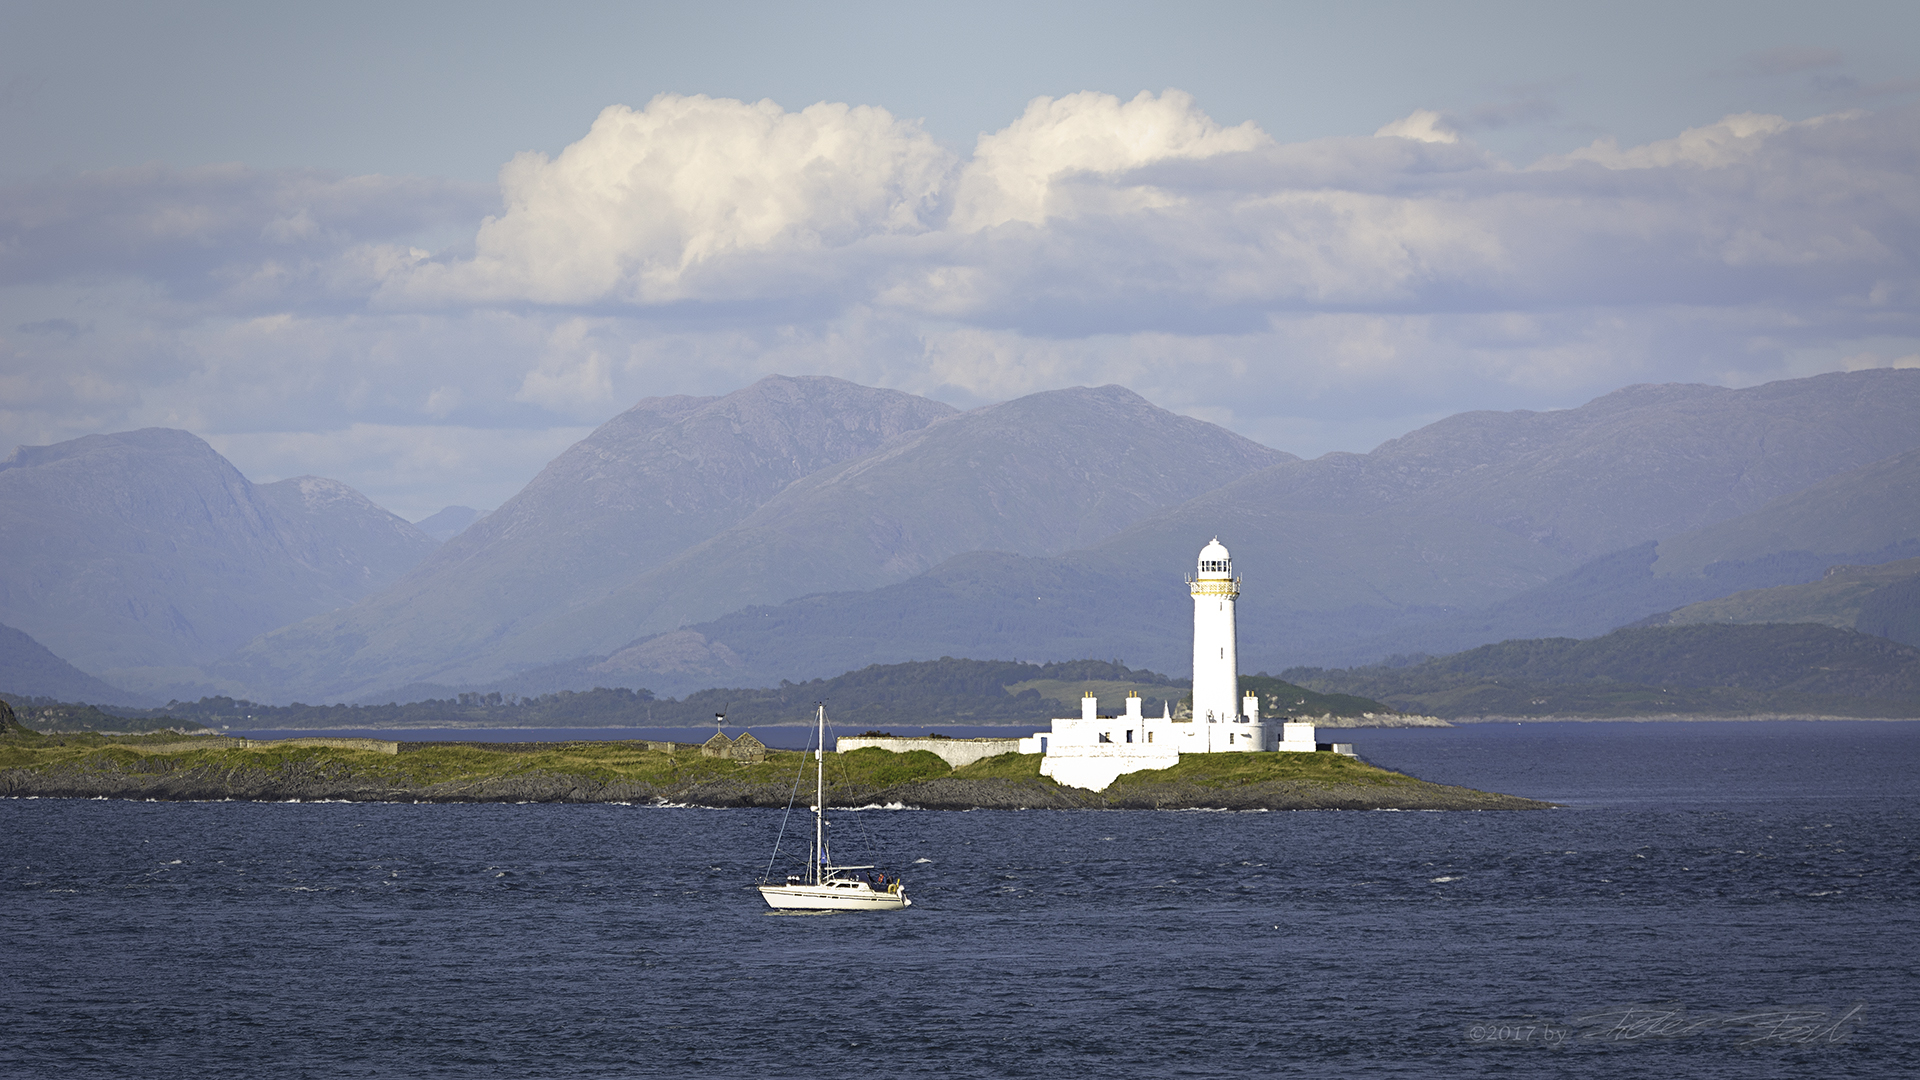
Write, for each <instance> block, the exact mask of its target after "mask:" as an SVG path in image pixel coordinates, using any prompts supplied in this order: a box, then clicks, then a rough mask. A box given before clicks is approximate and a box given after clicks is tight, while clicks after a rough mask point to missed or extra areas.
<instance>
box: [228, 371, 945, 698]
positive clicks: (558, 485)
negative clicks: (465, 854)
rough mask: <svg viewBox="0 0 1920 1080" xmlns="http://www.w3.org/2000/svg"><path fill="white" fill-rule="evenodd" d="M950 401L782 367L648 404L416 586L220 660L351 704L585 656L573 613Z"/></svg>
mask: <svg viewBox="0 0 1920 1080" xmlns="http://www.w3.org/2000/svg"><path fill="white" fill-rule="evenodd" d="M953 412H954V410H953V409H952V408H951V407H950V406H946V405H942V404H940V403H938V402H935V401H929V400H927V399H925V398H920V397H915V396H913V395H911V394H903V393H900V392H898V391H894V390H876V389H872V388H869V387H864V386H856V385H854V384H853V383H850V382H846V381H844V380H841V379H831V378H822V377H808V378H787V377H784V376H769V377H767V378H765V379H762V380H760V381H759V382H757V383H754V384H753V385H752V386H749V387H746V388H745V389H742V390H739V391H736V392H734V393H732V394H729V395H727V396H726V397H722V398H693V397H668V398H648V399H646V400H643V401H641V402H640V403H638V404H636V405H635V406H633V408H631V409H628V410H627V411H626V412H624V413H621V414H620V415H619V416H616V417H614V418H613V419H612V420H609V421H607V422H606V423H605V424H602V425H601V426H600V427H599V428H598V429H597V430H595V431H594V432H593V434H591V435H589V436H588V437H587V438H585V439H583V440H581V441H580V442H578V443H576V444H574V445H573V446H571V447H569V448H568V449H567V450H566V451H565V452H564V453H562V454H561V455H560V456H559V457H557V458H555V459H554V460H553V461H552V462H550V463H549V464H548V465H547V467H546V468H545V469H543V470H541V472H540V475H538V476H536V477H535V478H534V479H533V481H532V482H531V483H529V484H528V485H527V486H526V487H525V488H524V489H522V490H521V491H520V492H519V494H517V495H515V496H514V497H513V498H511V499H509V500H507V502H506V504H505V505H504V506H501V507H500V508H499V509H498V510H495V511H494V512H492V513H490V514H488V515H487V516H486V517H484V518H481V519H480V520H478V521H476V522H474V523H473V524H472V525H470V526H468V528H467V529H466V530H465V531H463V532H461V533H460V534H459V535H457V536H455V537H453V538H452V539H451V540H449V541H447V543H446V544H444V545H442V546H441V547H440V549H439V550H438V551H436V552H435V553H434V554H433V555H432V557H430V558H429V559H428V560H426V562H425V563H423V564H422V565H421V566H420V567H419V569H417V570H416V571H414V572H413V573H412V574H410V575H408V576H407V578H406V579H405V580H403V581H401V582H399V583H397V584H396V585H394V586H393V587H392V588H389V589H387V590H385V591H384V592H382V593H381V594H379V595H377V596H373V597H370V598H368V599H367V600H365V601H364V602H362V603H360V604H358V605H355V606H354V607H352V608H349V609H347V610H345V611H339V612H334V613H332V614H329V615H327V616H324V617H322V618H318V619H315V620H313V621H312V622H310V623H306V624H303V625H298V626H289V627H287V628H286V629H284V630H281V631H280V632H279V633H276V634H274V635H272V636H270V637H266V638H263V639H261V640H259V641H256V642H252V643H250V644H249V645H248V646H247V648H246V649H244V650H242V651H240V652H238V653H237V654H235V655H234V656H232V657H230V658H229V659H227V660H226V661H223V662H222V663H221V664H220V665H219V666H218V667H217V668H216V669H215V670H216V671H217V672H218V673H219V674H221V675H222V676H223V677H225V678H227V679H229V680H231V681H232V682H234V683H236V684H239V685H246V686H256V687H262V688H265V692H269V693H274V694H284V695H287V696H322V695H325V696H348V697H351V696H355V694H357V693H358V692H362V691H366V690H372V689H379V688H384V687H390V686H398V685H401V684H404V683H408V682H414V681H418V680H421V679H426V678H435V677H443V676H442V673H444V672H446V671H447V670H448V669H449V668H450V667H457V666H460V665H466V664H471V663H472V661H473V660H474V659H475V658H476V657H478V656H480V655H482V654H485V653H496V652H499V651H501V650H505V654H506V655H508V656H511V657H514V658H516V659H517V661H518V663H517V664H515V665H512V666H524V665H525V664H527V663H531V662H534V661H536V660H538V659H551V658H552V657H551V656H543V655H542V654H543V650H546V649H550V648H552V647H554V646H553V645H552V643H551V641H550V640H549V639H550V638H551V637H552V636H553V635H555V634H559V635H561V636H562V637H563V638H564V636H565V635H567V634H572V635H575V636H576V640H577V642H578V646H577V648H575V649H574V650H573V654H574V655H578V654H580V653H584V652H587V651H590V650H591V649H592V647H593V645H594V643H595V642H596V641H597V640H599V639H600V638H601V637H604V636H605V634H606V633H607V630H606V628H604V627H599V626H596V625H593V624H592V623H590V622H588V621H585V620H580V619H576V618H573V617H572V615H573V614H574V613H576V612H577V611H578V609H580V608H581V607H582V606H584V605H587V604H591V603H593V602H595V601H598V600H601V599H604V598H605V597H606V596H607V595H608V594H609V593H612V592H614V591H616V590H618V589H620V588H622V587H623V586H625V585H627V584H628V583H630V582H632V581H633V580H634V579H636V578H638V577H640V576H643V575H645V574H646V573H647V572H648V571H650V570H652V569H653V568H654V567H656V566H659V565H660V564H661V563H663V562H665V561H666V560H668V559H670V558H672V557H674V556H675V555H677V554H679V553H680V552H682V551H684V550H686V549H687V548H689V547H691V546H692V545H694V544H697V543H700V542H701V541H703V540H705V539H707V538H708V537H711V536H712V535H714V534H715V533H717V532H719V531H721V530H723V529H725V528H727V527H728V526H730V525H733V524H734V523H736V522H738V521H740V520H741V519H742V518H744V517H746V516H747V515H748V514H751V513H752V512H753V511H754V510H755V509H757V508H758V507H759V506H760V505H761V504H763V503H765V502H766V501H767V500H768V499H771V498H773V497H774V496H775V495H777V494H779V493H780V492H781V491H782V490H783V489H785V488H786V487H787V486H788V485H789V484H791V483H793V482H794V481H795V480H798V479H800V478H801V477H803V476H806V475H807V474H809V473H812V472H814V471H816V470H818V469H822V468H825V467H827V466H829V465H833V464H836V463H838V462H841V461H845V460H847V459H848V458H853V457H860V456H863V455H865V454H869V453H872V452H873V451H874V450H876V449H878V448H879V447H880V446H881V445H883V444H884V443H886V442H887V441H888V440H889V439H892V438H895V437H897V436H899V435H902V434H904V433H906V432H909V431H914V430H917V429H919V428H922V427H925V426H926V425H927V424H929V423H931V422H933V421H934V420H937V419H939V418H940V417H943V416H949V415H952V414H953ZM631 636H632V635H631V634H629V635H627V636H626V637H619V636H616V637H615V640H614V642H613V644H616V645H617V644H618V643H619V642H620V641H623V640H626V639H627V638H628V637H631ZM514 642H519V643H520V645H519V646H517V647H516V646H513V644H512V643H514ZM609 647H611V646H609ZM561 655H567V654H566V653H562V654H561ZM503 670H511V666H508V667H506V668H504V669H503ZM499 673H500V672H499V671H494V672H493V674H494V675H496V676H497V674H499Z"/></svg>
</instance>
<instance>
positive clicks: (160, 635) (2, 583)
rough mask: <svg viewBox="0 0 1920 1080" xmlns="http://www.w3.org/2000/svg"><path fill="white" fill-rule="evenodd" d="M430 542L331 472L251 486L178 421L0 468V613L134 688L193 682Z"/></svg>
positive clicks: (41, 450)
mask: <svg viewBox="0 0 1920 1080" xmlns="http://www.w3.org/2000/svg"><path fill="white" fill-rule="evenodd" d="M433 546H434V544H433V541H432V540H431V539H430V538H428V537H427V536H425V535H424V534H422V533H420V532H419V531H418V530H416V529H414V528H413V526H411V525H409V524H407V523H406V522H405V521H402V520H401V519H399V518H397V517H395V516H394V515H392V514H389V513H387V512H386V511H384V510H381V509H380V508H379V507H377V506H375V505H373V504H372V503H371V502H368V501H367V500H366V499H365V498H364V497H362V496H360V495H359V494H358V493H356V492H354V491H352V490H351V489H349V488H346V487H345V486H343V485H340V484H336V483H334V482H332V481H327V480H319V479H317V478H312V477H306V478H301V479H298V480H287V481H281V482H280V483H278V484H267V485H261V486H258V487H256V486H255V485H253V484H252V483H249V482H248V481H247V479H246V478H245V477H244V476H241V475H240V473H239V472H238V471H237V470H236V469H234V467H233V466H232V465H231V464H229V463H228V462H227V460H226V459H225V458H223V457H221V456H220V455H219V454H218V453H216V452H214V450H213V448H212V447H210V446H208V445H207V444H206V443H205V442H203V441H202V440H200V439H199V438H196V437H195V436H193V435H191V434H189V433H187V432H184V431H174V430H169V429H165V428H148V429H145V430H142V431H130V432H122V433H119V434H114V435H89V436H86V437H85V438H80V439H74V440H72V441H70V442H64V443H59V444H56V445H53V446H23V447H20V448H19V449H18V450H16V451H15V452H14V454H13V455H12V456H11V457H9V458H8V459H7V460H6V461H4V462H0V619H3V620H4V621H5V622H6V623H8V624H9V625H12V626H17V627H19V628H20V629H21V630H22V631H23V632H25V633H27V634H29V635H31V636H32V637H33V638H34V639H36V640H37V641H39V642H41V643H43V644H45V645H46V646H47V647H48V648H50V649H52V650H53V651H54V652H55V653H56V654H58V655H60V656H62V657H65V658H67V659H68V660H69V661H70V662H72V663H74V664H76V665H77V666H79V667H81V668H83V669H84V670H87V671H92V672H95V673H96V674H97V675H99V676H100V677H102V678H104V679H106V680H108V681H110V682H112V683H115V684H118V685H122V686H125V687H127V688H128V689H131V690H136V691H139V690H147V691H161V692H164V691H165V689H166V688H167V687H169V686H170V685H172V684H174V683H176V682H178V681H180V680H186V681H189V682H191V681H194V680H197V679H198V678H199V672H198V671H197V667H196V666H197V665H200V664H204V663H206V662H208V661H210V660H213V659H214V658H216V657H218V656H220V655H222V654H224V653H227V652H229V651H230V650H232V649H234V648H236V647H238V646H239V645H241V644H243V643H244V642H246V641H247V640H249V639H251V638H253V637H255V636H257V635H258V634H261V633H263V632H265V631H267V630H270V629H273V628H274V627H277V626H283V625H285V624H287V623H289V622H292V621H295V620H298V619H303V618H306V617H308V616H310V615H313V614H316V613H318V612H322V611H327V610H330V609H333V608H338V607H344V606H346V605H348V604H351V603H352V602H354V601H355V600H358V599H360V598H361V597H363V596H366V595H367V594H369V593H371V592H373V591H374V590H376V589H379V588H381V587H382V586H385V585H387V584H390V583H391V582H393V581H395V580H397V579H398V578H399V577H400V576H401V575H402V574H404V573H405V572H406V571H407V570H409V569H411V568H412V567H413V566H414V565H415V564H416V563H418V562H419V560H420V559H421V558H422V557H423V556H425V555H426V554H427V552H428V551H430V550H431V549H432V548H433Z"/></svg>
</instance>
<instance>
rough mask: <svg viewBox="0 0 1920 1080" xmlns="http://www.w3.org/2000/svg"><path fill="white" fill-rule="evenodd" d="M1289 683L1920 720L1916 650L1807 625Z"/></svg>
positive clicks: (1650, 634)
mask: <svg viewBox="0 0 1920 1080" xmlns="http://www.w3.org/2000/svg"><path fill="white" fill-rule="evenodd" d="M1281 677H1282V678H1285V679H1289V680H1291V681H1293V682H1296V683H1299V684H1300V685H1302V686H1305V687H1307V688H1309V689H1312V690H1316V691H1319V692H1321V693H1343V694H1358V695H1364V696H1366V697H1371V698H1376V699H1378V700H1380V701H1384V702H1386V703H1387V704H1389V705H1392V706H1393V707H1394V708H1397V709H1401V710H1405V711H1413V712H1424V713H1427V714H1429V715H1434V716H1442V717H1463V716H1490V715H1491V716H1548V715H1560V716H1565V715H1590V716H1632V715H1647V714H1649V713H1652V714H1658V713H1669V712H1672V713H1681V712H1700V713H1722V714H1749V715H1750V714H1755V713H1814V714H1831V715H1841V716H1920V648H1914V647H1913V646H1910V645H1901V644H1898V643H1896V642H1892V641H1888V640H1886V639H1885V638H1880V637H1874V636H1872V635H1869V634H1860V633H1854V632H1852V631H1847V630H1838V629H1835V628H1833V627H1829V626H1819V625H1813V624H1808V623H1789V624H1779V623H1775V624H1768V625H1764V626H1727V625H1697V626H1663V627H1649V628H1636V629H1626V630H1616V631H1614V632H1613V633H1611V634H1607V635H1605V636H1603V637H1598V638H1592V639H1589V640H1586V641H1577V640H1574V639H1572V638H1546V639H1533V640H1526V641H1504V642H1501V643H1499V644H1497V645H1484V646H1481V647H1480V648H1477V649H1472V650H1468V651H1466V652H1462V653H1458V654H1455V655H1453V656H1445V657H1440V658H1438V659H1433V660H1428V661H1425V662H1423V663H1418V664H1412V665H1408V666H1403V667H1390V666H1385V665H1378V666H1372V667H1361V668H1351V669H1345V670H1334V671H1329V670H1325V669H1321V668H1289V669H1288V670H1286V671H1283V672H1281Z"/></svg>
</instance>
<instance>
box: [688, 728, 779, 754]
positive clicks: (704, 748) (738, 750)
mask: <svg viewBox="0 0 1920 1080" xmlns="http://www.w3.org/2000/svg"><path fill="white" fill-rule="evenodd" d="M700 754H701V756H702V757H717V758H732V759H733V760H734V761H765V760H767V744H766V743H763V742H761V741H760V740H759V739H756V738H754V737H753V733H752V732H742V733H741V735H740V737H739V738H738V739H729V738H727V736H726V733H725V732H721V731H716V732H714V733H713V738H711V739H708V740H707V741H706V742H704V743H701V744H700Z"/></svg>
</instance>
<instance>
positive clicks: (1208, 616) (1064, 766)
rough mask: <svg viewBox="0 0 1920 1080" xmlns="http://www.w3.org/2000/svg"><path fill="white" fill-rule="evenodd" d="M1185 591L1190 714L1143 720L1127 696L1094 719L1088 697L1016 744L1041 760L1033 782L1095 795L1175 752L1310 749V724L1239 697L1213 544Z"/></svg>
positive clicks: (1231, 597)
mask: <svg viewBox="0 0 1920 1080" xmlns="http://www.w3.org/2000/svg"><path fill="white" fill-rule="evenodd" d="M1187 588H1188V591H1189V592H1191V593H1192V594H1193V715H1192V716H1190V717H1189V716H1183V717H1178V718H1176V717H1174V716H1173V715H1172V711H1171V709H1170V708H1168V707H1167V706H1166V705H1164V704H1163V705H1162V707H1161V715H1159V716H1154V717H1149V716H1145V715H1143V714H1142V710H1141V705H1140V698H1139V696H1138V695H1129V696H1128V697H1127V706H1126V711H1125V712H1124V713H1121V714H1120V715H1118V716H1101V715H1099V710H1098V705H1097V703H1096V701H1095V699H1094V697H1093V695H1092V694H1088V695H1087V696H1086V698H1085V699H1083V700H1082V701H1081V702H1080V715H1079V716H1076V717H1061V718H1058V719H1055V720H1054V721H1053V730H1052V731H1045V732H1038V733H1036V734H1034V735H1033V736H1031V737H1029V738H1025V739H1021V740H1020V752H1021V753H1023V754H1044V755H1045V756H1044V757H1043V758H1042V759H1041V761H1040V773H1041V775H1043V776H1051V777H1053V778H1054V779H1055V780H1057V781H1059V782H1060V783H1062V784H1069V785H1072V786H1073V787H1081V788H1089V789H1091V790H1094V791H1101V790H1104V789H1105V788H1106V787H1107V785H1109V784H1111V783H1113V781H1114V779H1115V778H1116V777H1118V776H1120V775H1121V774H1122V773H1130V772H1138V771H1140V770H1142V769H1164V768H1167V767H1168V766H1171V765H1175V764H1178V763H1179V761H1180V755H1181V754H1182V753H1187V754H1217V753H1223V752H1245V753H1258V752H1261V751H1269V752H1270V751H1276V750H1299V751H1307V752H1312V751H1313V750H1315V749H1316V746H1315V744H1314V739H1313V736H1314V732H1313V725H1312V724H1295V723H1287V722H1284V721H1282V722H1277V723H1276V722H1269V721H1266V720H1262V719H1261V718H1260V702H1259V700H1258V699H1257V698H1255V697H1254V695H1253V694H1251V693H1249V694H1247V695H1245V696H1244V697H1243V696H1241V694H1240V658H1239V655H1238V653H1237V652H1236V644H1237V642H1236V641H1235V633H1234V617H1233V608H1234V603H1235V601H1236V600H1237V599H1238V597H1239V596H1240V579H1239V578H1237V577H1235V576H1234V574H1233V558H1232V556H1230V555H1228V554H1227V549H1226V547H1225V546H1224V545H1223V544H1221V543H1220V538H1219V537H1215V538H1214V539H1213V540H1212V542H1210V543H1209V544H1207V546H1206V547H1204V548H1201V549H1200V560H1199V563H1198V565H1197V566H1196V568H1195V572H1194V575H1193V576H1192V577H1190V578H1188V579H1187Z"/></svg>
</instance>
